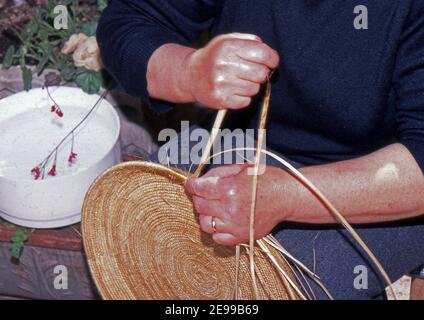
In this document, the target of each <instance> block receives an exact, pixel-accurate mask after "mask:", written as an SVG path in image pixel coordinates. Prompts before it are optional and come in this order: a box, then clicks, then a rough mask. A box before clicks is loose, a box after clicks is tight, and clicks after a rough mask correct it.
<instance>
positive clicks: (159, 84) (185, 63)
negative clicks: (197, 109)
mask: <svg viewBox="0 0 424 320" xmlns="http://www.w3.org/2000/svg"><path fill="white" fill-rule="evenodd" d="M195 51H196V50H195V49H193V48H189V47H184V46H181V45H178V44H172V43H170V44H165V45H163V46H161V47H159V48H158V49H156V51H155V52H154V53H153V54H152V56H151V58H150V60H149V63H148V65H147V91H148V92H149V95H150V96H151V97H152V98H156V99H161V100H166V101H169V102H174V103H190V102H194V98H193V96H192V94H191V85H190V82H191V78H190V72H189V70H188V68H189V60H190V56H191V54H192V53H193V52H195Z"/></svg>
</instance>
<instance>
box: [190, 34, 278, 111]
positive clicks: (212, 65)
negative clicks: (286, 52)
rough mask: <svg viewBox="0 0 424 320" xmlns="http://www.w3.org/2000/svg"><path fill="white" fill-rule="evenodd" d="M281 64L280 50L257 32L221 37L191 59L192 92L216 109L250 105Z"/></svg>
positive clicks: (203, 103)
mask: <svg viewBox="0 0 424 320" xmlns="http://www.w3.org/2000/svg"><path fill="white" fill-rule="evenodd" d="M278 63H279V57H278V53H277V52H276V51H275V50H273V49H271V48H270V47H269V46H268V45H266V44H265V43H263V42H262V40H261V39H260V38H259V37H257V36H255V35H250V34H240V33H231V34H226V35H222V36H218V37H216V38H215V39H213V40H212V41H211V42H210V43H209V44H208V45H207V46H206V47H204V48H202V49H199V50H197V51H195V52H194V53H193V54H192V55H191V56H190V58H189V60H188V70H189V78H190V80H191V94H192V95H193V97H194V99H195V100H196V101H197V102H199V103H201V104H202V105H204V106H207V107H210V108H214V109H223V108H225V109H240V108H243V107H247V106H248V105H249V104H250V102H251V98H250V97H252V96H255V95H256V94H257V93H258V92H259V90H260V84H261V83H263V82H264V81H265V80H266V79H267V77H268V74H269V70H270V69H273V68H276V67H277V66H278Z"/></svg>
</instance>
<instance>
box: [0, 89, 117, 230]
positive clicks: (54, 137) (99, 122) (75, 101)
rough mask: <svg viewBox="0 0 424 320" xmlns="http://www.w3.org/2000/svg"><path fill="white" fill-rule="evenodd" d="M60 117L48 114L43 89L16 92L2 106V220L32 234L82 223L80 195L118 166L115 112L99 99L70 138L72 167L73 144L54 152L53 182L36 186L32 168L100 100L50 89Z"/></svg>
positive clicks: (48, 178)
mask: <svg viewBox="0 0 424 320" xmlns="http://www.w3.org/2000/svg"><path fill="white" fill-rule="evenodd" d="M49 92H50V94H51V96H52V97H53V99H54V100H55V101H56V103H57V104H58V105H59V106H60V108H61V109H62V111H63V114H64V115H63V117H62V118H60V117H58V116H57V115H56V114H55V113H52V112H51V106H52V105H53V102H52V100H51V99H50V98H49V97H48V95H47V92H46V90H45V89H41V88H40V89H33V90H30V91H28V92H20V93H17V94H14V95H12V96H9V97H7V98H5V99H2V100H0V216H1V217H2V218H4V219H5V220H8V221H10V222H12V223H15V224H18V225H22V226H26V227H32V228H57V227H63V226H66V225H70V224H73V223H76V222H79V221H80V212H81V206H82V203H83V199H84V195H85V193H86V191H87V189H88V188H89V186H90V185H91V183H92V182H93V181H94V179H95V178H96V177H97V176H98V175H99V174H100V173H102V172H103V171H104V170H106V169H107V168H109V167H111V166H113V165H115V164H117V163H118V162H119V161H120V158H121V155H120V147H119V131H120V122H119V117H118V114H117V113H116V111H115V109H114V108H113V107H112V106H111V105H110V104H109V103H108V102H107V101H106V100H105V99H103V100H102V101H101V103H100V104H99V105H98V106H97V107H96V109H95V111H94V112H93V113H92V114H91V115H90V116H89V117H88V118H87V120H86V121H84V122H83V125H82V126H81V127H80V128H79V130H77V131H76V132H75V135H74V152H75V153H77V154H78V156H77V159H76V161H75V162H74V163H73V164H70V163H69V162H68V157H69V154H70V151H71V144H72V139H71V138H69V139H67V140H66V141H65V143H64V144H63V145H62V146H61V147H60V148H59V149H58V153H57V160H56V167H57V174H56V176H48V175H47V172H48V171H49V170H50V168H51V166H52V165H53V161H54V157H52V158H51V160H50V161H49V162H48V164H47V166H46V175H45V178H44V179H38V180H35V179H34V177H33V176H32V175H31V169H32V168H34V167H36V166H37V165H38V164H39V163H40V162H41V161H42V160H43V159H44V158H45V157H46V156H47V155H48V154H49V153H50V152H51V151H52V150H53V149H54V147H55V146H56V145H57V143H58V142H59V141H60V140H62V138H63V137H64V136H66V134H67V133H68V132H70V131H71V130H72V128H74V127H75V125H76V124H77V123H78V122H80V121H81V120H82V119H83V118H84V116H85V115H86V114H87V113H88V111H89V110H90V109H91V107H92V106H93V105H94V104H95V103H96V101H97V100H98V98H99V96H98V95H88V94H86V93H84V92H83V91H82V90H80V89H78V88H70V87H50V88H49Z"/></svg>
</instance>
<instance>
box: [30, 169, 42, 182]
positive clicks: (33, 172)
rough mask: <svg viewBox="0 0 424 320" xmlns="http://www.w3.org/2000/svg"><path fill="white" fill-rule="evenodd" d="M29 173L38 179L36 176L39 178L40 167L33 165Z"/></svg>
mask: <svg viewBox="0 0 424 320" xmlns="http://www.w3.org/2000/svg"><path fill="white" fill-rule="evenodd" d="M31 174H32V175H33V176H34V179H35V180H38V178H40V175H41V169H40V167H35V168H33V169H32V170H31Z"/></svg>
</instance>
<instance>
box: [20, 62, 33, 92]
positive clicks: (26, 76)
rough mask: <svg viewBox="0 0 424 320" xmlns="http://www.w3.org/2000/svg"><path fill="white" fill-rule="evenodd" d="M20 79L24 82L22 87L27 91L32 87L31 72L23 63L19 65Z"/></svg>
mask: <svg viewBox="0 0 424 320" xmlns="http://www.w3.org/2000/svg"><path fill="white" fill-rule="evenodd" d="M21 71H22V81H23V82H24V89H25V90H26V91H28V90H29V89H31V87H32V72H31V70H30V69H28V68H27V67H26V66H25V65H24V66H21Z"/></svg>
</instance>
